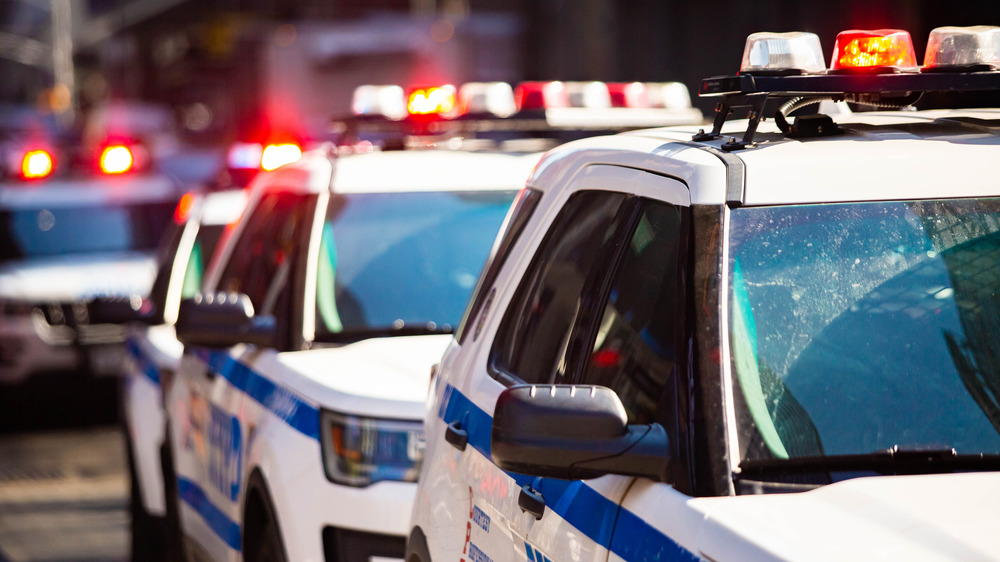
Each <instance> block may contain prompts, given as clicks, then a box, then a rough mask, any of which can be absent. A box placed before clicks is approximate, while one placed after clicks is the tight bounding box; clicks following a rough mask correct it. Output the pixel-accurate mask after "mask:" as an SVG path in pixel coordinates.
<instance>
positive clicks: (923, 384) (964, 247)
mask: <svg viewBox="0 0 1000 562" xmlns="http://www.w3.org/2000/svg"><path fill="white" fill-rule="evenodd" d="M729 273H730V292H729V309H730V327H729V332H730V334H729V337H730V342H731V348H732V350H731V351H732V364H733V371H734V373H735V377H734V378H735V384H736V386H737V388H738V391H737V397H736V403H737V415H738V422H739V426H740V427H739V438H740V454H741V459H742V460H743V461H747V460H763V459H772V460H775V459H788V458H796V457H817V456H824V455H827V456H829V455H852V454H868V453H872V452H874V451H878V450H886V449H891V448H893V447H898V448H901V449H906V450H926V449H934V450H949V449H954V450H955V452H956V453H957V454H960V455H962V454H978V453H987V454H996V453H1000V433H998V431H1000V376H998V374H1000V353H998V349H1000V348H998V346H997V345H996V342H997V334H1000V200H996V199H991V200H948V201H911V202H888V203H886V202H878V203H858V204H840V205H816V206H795V207H766V208H737V209H734V210H733V211H732V215H731V235H730V258H729Z"/></svg>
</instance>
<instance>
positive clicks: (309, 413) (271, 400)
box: [177, 348, 319, 550]
mask: <svg viewBox="0 0 1000 562" xmlns="http://www.w3.org/2000/svg"><path fill="white" fill-rule="evenodd" d="M192 351H193V352H194V354H195V356H197V357H198V358H199V359H201V360H202V361H204V362H205V364H206V366H207V367H208V369H209V370H211V371H212V372H214V373H216V374H217V375H219V376H221V377H223V378H225V379H226V380H227V381H228V382H229V383H230V384H231V385H232V386H234V387H235V388H236V389H237V390H239V391H241V392H243V393H245V394H246V395H247V396H249V397H250V398H252V399H254V400H255V401H257V402H259V403H260V405H261V406H263V407H265V408H267V410H268V411H270V412H271V413H272V414H274V415H275V416H276V417H278V418H279V419H281V420H282V421H283V422H285V423H286V424H288V425H289V427H291V428H292V429H295V430H296V431H298V432H299V433H302V434H303V435H305V436H306V437H309V438H311V439H314V440H316V441H319V409H318V408H316V407H315V406H311V405H310V404H308V403H306V402H305V401H304V400H303V399H302V398H300V397H299V396H297V395H296V394H295V393H293V392H292V391H290V390H288V389H286V388H283V387H281V386H278V385H277V384H275V383H273V382H272V381H270V380H269V379H267V378H266V377H264V376H263V375H261V374H259V373H256V372H254V371H253V369H251V368H250V367H248V366H246V365H245V364H243V363H241V362H239V361H238V360H237V359H235V358H233V357H231V356H230V355H229V354H228V353H227V352H225V351H212V350H208V349H202V348H197V349H194V350H192ZM177 485H178V492H179V496H180V499H181V500H182V501H184V502H185V503H187V504H188V505H190V506H191V507H192V508H193V509H194V510H195V511H197V512H198V514H199V515H201V517H202V518H203V519H204V520H205V522H206V523H207V524H208V526H209V528H210V529H212V531H213V532H214V533H215V534H216V535H218V536H219V538H221V539H222V540H223V541H224V542H225V543H226V544H228V545H229V546H230V547H231V548H233V549H236V550H239V549H240V526H239V524H238V523H237V522H235V521H233V520H232V519H229V517H227V516H226V514H225V513H223V512H222V510H220V509H219V508H218V507H216V506H215V505H214V504H213V503H212V502H211V501H210V500H209V499H208V497H207V496H206V495H205V493H204V491H203V490H202V489H201V488H199V487H198V486H197V485H196V484H195V483H194V482H192V481H190V480H187V479H184V478H180V477H178V478H177Z"/></svg>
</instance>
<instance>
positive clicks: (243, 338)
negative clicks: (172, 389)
mask: <svg viewBox="0 0 1000 562" xmlns="http://www.w3.org/2000/svg"><path fill="white" fill-rule="evenodd" d="M175 329H176V330H177V339H178V340H180V342H181V343H183V344H184V345H194V346H200V347H216V348H221V347H232V346H234V345H236V344H240V343H247V344H253V345H256V346H258V347H274V346H275V345H276V343H277V324H276V322H275V319H274V317H273V316H255V315H254V311H253V304H252V303H251V302H250V297H248V296H246V295H244V294H242V293H210V294H200V293H199V294H197V295H195V296H194V297H193V298H189V299H184V300H182V301H181V304H180V308H179V309H178V310H177V323H176V324H175Z"/></svg>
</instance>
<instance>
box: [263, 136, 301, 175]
mask: <svg viewBox="0 0 1000 562" xmlns="http://www.w3.org/2000/svg"><path fill="white" fill-rule="evenodd" d="M301 157H302V149H301V148H299V145H297V144H293V143H283V144H269V145H267V146H265V147H264V152H263V153H261V155H260V167H261V169H262V170H265V171H268V172H269V171H271V170H274V169H276V168H279V167H281V166H284V165H285V164H291V163H292V162H295V161H297V160H298V159H299V158H301Z"/></svg>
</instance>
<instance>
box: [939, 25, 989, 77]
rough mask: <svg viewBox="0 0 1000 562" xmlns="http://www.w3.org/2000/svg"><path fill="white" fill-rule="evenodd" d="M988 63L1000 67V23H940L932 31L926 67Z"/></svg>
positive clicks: (943, 68)
mask: <svg viewBox="0 0 1000 562" xmlns="http://www.w3.org/2000/svg"><path fill="white" fill-rule="evenodd" d="M979 65H984V66H987V67H989V68H990V69H993V70H998V69H1000V27H996V26H989V25H976V26H971V27H938V28H936V29H934V30H933V31H931V34H930V37H929V38H928V39H927V51H926V52H925V54H924V69H925V70H929V69H934V70H948V69H956V70H958V69H964V68H966V67H970V66H979Z"/></svg>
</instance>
